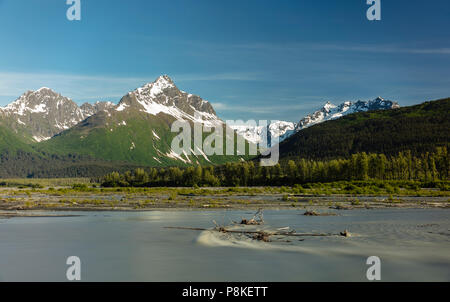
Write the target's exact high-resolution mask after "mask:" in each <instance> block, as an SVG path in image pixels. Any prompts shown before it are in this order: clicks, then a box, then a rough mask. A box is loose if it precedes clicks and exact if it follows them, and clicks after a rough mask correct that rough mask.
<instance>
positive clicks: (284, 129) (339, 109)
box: [230, 97, 400, 146]
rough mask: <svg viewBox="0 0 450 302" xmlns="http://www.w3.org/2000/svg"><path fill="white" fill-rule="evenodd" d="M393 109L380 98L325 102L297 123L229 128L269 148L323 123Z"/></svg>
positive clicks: (397, 105)
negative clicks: (276, 141)
mask: <svg viewBox="0 0 450 302" xmlns="http://www.w3.org/2000/svg"><path fill="white" fill-rule="evenodd" d="M395 108H400V106H399V104H398V103H397V102H393V101H388V100H384V99H383V98H381V97H378V98H376V99H374V100H370V101H357V102H351V101H346V102H343V103H342V104H340V105H338V106H336V105H334V104H332V103H330V102H326V104H325V105H324V106H323V107H322V108H320V109H319V110H317V111H315V112H314V113H311V114H308V115H307V116H305V117H303V118H302V119H301V120H300V121H299V122H298V123H293V122H286V121H277V122H273V123H271V124H269V125H268V127H264V126H256V127H251V126H245V125H236V126H234V125H233V126H230V127H231V128H233V129H235V130H236V131H237V133H238V134H239V135H242V136H244V137H245V138H246V139H247V140H249V141H251V142H253V143H260V142H263V141H264V140H265V139H267V142H268V145H269V146H270V145H272V142H273V141H274V140H275V139H277V140H278V142H282V141H284V140H285V139H286V138H288V137H290V136H291V135H293V134H294V133H296V132H298V131H300V130H302V129H305V128H308V127H311V126H313V125H316V124H319V123H323V122H325V121H329V120H334V119H337V118H340V117H343V116H345V115H347V114H351V113H355V112H366V111H371V110H387V109H395Z"/></svg>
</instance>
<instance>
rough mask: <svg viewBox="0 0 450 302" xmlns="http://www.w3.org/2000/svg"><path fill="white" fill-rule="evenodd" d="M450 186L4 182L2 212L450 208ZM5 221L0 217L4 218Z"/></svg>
mask: <svg viewBox="0 0 450 302" xmlns="http://www.w3.org/2000/svg"><path fill="white" fill-rule="evenodd" d="M449 188H450V182H448V181H445V182H443V181H440V182H428V183H423V182H415V181H370V180H369V181H341V182H331V183H309V184H304V185H303V186H301V185H295V186H281V187H268V186H267V187H201V188H199V187H178V188H177V187H173V188H172V187H170V188H169V187H151V188H147V187H117V188H103V187H99V185H98V184H93V183H90V182H89V180H88V179H79V178H77V179H45V180H43V179H38V180H35V179H11V180H0V211H29V210H44V211H45V210H51V211H80V210H81V211H86V210H91V211H97V210H100V211H111V210H113V211H130V210H134V211H136V210H163V209H186V210H190V209H199V210H201V209H252V210H253V209H258V208H263V209H305V210H308V209H315V208H321V209H325V208H327V209H336V210H345V209H361V208H367V209H373V208H386V207H403V208H404V207H409V208H430V207H438V208H450V189H449ZM0 216H1V215H0Z"/></svg>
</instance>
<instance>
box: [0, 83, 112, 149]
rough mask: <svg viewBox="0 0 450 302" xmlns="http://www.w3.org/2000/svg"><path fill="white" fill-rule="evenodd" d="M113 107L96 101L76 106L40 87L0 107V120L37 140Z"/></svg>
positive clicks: (49, 136) (69, 100) (107, 103)
mask: <svg viewBox="0 0 450 302" xmlns="http://www.w3.org/2000/svg"><path fill="white" fill-rule="evenodd" d="M113 106H114V104H112V103H109V102H97V103H95V104H94V105H91V104H88V103H86V104H83V105H82V106H81V107H78V105H77V104H76V103H75V102H73V101H72V100H71V99H69V98H67V97H64V96H62V95H61V94H59V93H56V92H54V91H53V90H51V89H50V88H47V87H42V88H40V89H38V90H36V91H27V92H25V93H24V94H23V95H22V96H20V97H19V98H18V99H17V100H15V101H14V102H12V103H10V104H9V105H7V106H5V107H0V120H1V121H2V122H3V123H5V124H7V125H8V126H9V127H11V128H12V129H13V130H14V131H15V132H16V133H18V132H24V133H26V134H27V135H29V136H30V137H32V138H33V139H34V140H35V141H38V142H39V141H43V140H47V139H50V138H51V137H52V136H54V135H56V134H58V133H60V132H61V131H63V130H66V129H69V128H71V127H72V126H74V125H76V124H78V123H79V122H80V121H82V120H84V119H86V118H87V117H89V116H91V115H93V114H95V113H97V112H98V111H100V110H108V109H111V108H112V107H113Z"/></svg>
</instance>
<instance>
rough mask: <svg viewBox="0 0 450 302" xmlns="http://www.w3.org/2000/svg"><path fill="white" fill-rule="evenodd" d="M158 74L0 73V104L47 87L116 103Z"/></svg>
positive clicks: (249, 77)
mask: <svg viewBox="0 0 450 302" xmlns="http://www.w3.org/2000/svg"><path fill="white" fill-rule="evenodd" d="M158 76H160V74H151V75H148V76H143V77H113V76H104V75H95V76H92V75H75V74H61V73H20V72H0V97H1V99H0V104H2V105H5V104H6V103H8V102H11V101H13V100H14V99H15V98H17V97H19V96H20V95H22V94H23V93H24V92H26V91H28V90H36V89H39V88H40V87H49V88H51V89H53V90H55V91H57V92H59V93H61V94H63V95H65V96H67V97H70V98H72V99H74V100H76V101H83V100H97V99H98V100H100V99H101V100H105V99H108V100H112V101H117V100H118V99H120V97H122V96H123V95H125V94H126V93H127V92H128V91H131V90H134V89H136V88H138V87H140V86H142V85H144V84H145V83H148V82H152V81H154V80H155V79H156V78H157V77H158ZM169 76H171V77H172V78H173V79H174V81H175V83H182V82H190V81H253V80H257V79H258V78H259V77H260V75H258V74H256V73H218V74H180V75H177V74H175V75H169Z"/></svg>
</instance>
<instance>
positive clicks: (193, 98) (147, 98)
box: [115, 75, 223, 126]
mask: <svg viewBox="0 0 450 302" xmlns="http://www.w3.org/2000/svg"><path fill="white" fill-rule="evenodd" d="M115 110H116V111H126V110H138V111H141V112H145V113H148V114H151V115H155V116H156V115H158V114H166V115H169V116H172V117H174V118H175V119H177V120H191V121H197V122H202V123H203V124H205V125H207V126H214V125H215V124H217V123H219V124H222V123H223V122H222V121H221V120H220V119H219V118H218V117H217V115H216V112H215V111H214V109H213V107H212V106H211V104H210V103H209V102H208V101H205V100H203V99H202V98H200V97H199V96H197V95H193V94H188V93H186V92H184V91H181V90H179V89H178V88H177V87H176V86H175V84H174V82H173V81H172V79H171V78H170V77H169V76H167V75H163V76H160V77H158V78H157V79H156V80H155V81H154V82H152V83H148V84H145V85H144V86H142V87H140V88H138V89H136V90H134V91H131V92H129V93H128V94H127V95H125V96H124V97H123V98H122V99H121V100H120V102H119V104H118V105H117V106H116V107H115Z"/></svg>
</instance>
